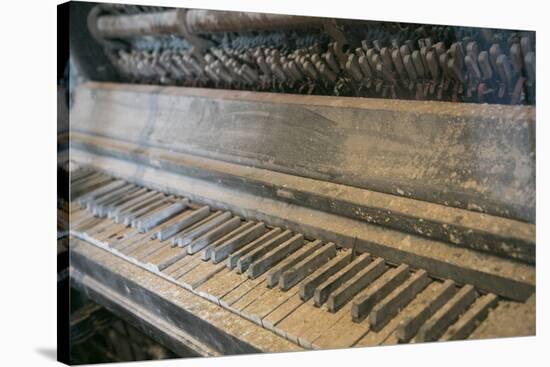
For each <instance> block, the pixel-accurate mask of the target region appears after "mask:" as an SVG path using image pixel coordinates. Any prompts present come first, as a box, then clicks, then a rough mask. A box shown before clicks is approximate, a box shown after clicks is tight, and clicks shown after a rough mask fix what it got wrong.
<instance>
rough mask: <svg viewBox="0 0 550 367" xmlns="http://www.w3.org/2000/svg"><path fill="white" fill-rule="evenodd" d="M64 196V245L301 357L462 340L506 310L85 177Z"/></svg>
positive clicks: (370, 261) (349, 256) (373, 262)
mask: <svg viewBox="0 0 550 367" xmlns="http://www.w3.org/2000/svg"><path fill="white" fill-rule="evenodd" d="M71 193H72V196H71V200H72V202H71V207H70V218H71V231H70V233H71V235H72V236H74V237H77V238H79V239H82V240H85V241H87V242H90V243H92V244H94V245H96V246H99V247H101V248H103V249H106V250H108V251H110V252H112V253H114V254H116V255H118V256H120V257H122V258H124V259H126V260H128V261H131V262H133V263H135V264H137V265H140V266H142V267H143V268H145V269H147V270H149V271H152V272H154V273H156V274H158V275H160V276H162V277H164V278H165V279H168V280H170V281H171V282H174V283H176V284H178V285H180V286H182V287H184V288H186V289H188V290H190V291H192V292H193V293H194V294H197V295H199V296H201V297H204V298H206V299H208V300H210V301H212V302H214V303H215V304H217V305H219V306H221V307H223V308H225V309H227V310H229V311H231V312H234V313H236V314H238V315H240V316H242V317H244V318H246V319H248V320H251V321H253V322H255V323H257V324H258V325H260V326H262V327H264V328H266V329H268V330H271V331H273V332H274V333H276V334H278V335H280V336H282V337H284V338H286V339H287V340H289V341H292V342H294V343H297V344H298V345H300V346H302V347H304V348H316V349H317V348H323V349H325V348H341V347H352V346H370V345H379V344H394V343H405V342H422V341H436V340H455V339H465V338H468V336H469V335H470V334H471V333H472V332H473V331H474V330H475V329H476V328H477V327H478V325H479V324H480V323H481V322H482V321H483V320H484V319H485V318H486V317H487V315H488V314H489V312H491V310H493V309H495V308H497V307H499V303H506V302H509V301H506V300H503V299H500V298H499V297H498V296H497V295H495V294H491V293H482V292H480V291H479V290H476V289H475V288H474V287H473V286H472V285H469V284H456V283H455V282H454V281H453V280H452V279H435V278H433V277H431V276H430V274H428V273H427V271H426V270H424V269H418V268H412V267H410V266H409V265H407V264H392V263H389V262H388V261H386V260H385V259H383V258H381V257H377V256H375V255H373V254H369V253H355V251H354V250H353V249H347V248H342V247H340V246H339V245H338V244H335V243H331V242H328V243H327V242H324V241H323V240H322V239H314V238H306V237H305V236H304V235H302V234H300V233H296V232H293V231H290V230H288V229H285V228H279V227H273V226H270V225H269V224H268V223H263V222H256V221H252V220H247V219H246V218H240V217H238V216H235V215H233V214H232V213H230V212H228V211H223V210H217V209H216V208H212V207H209V206H204V205H200V204H198V203H195V202H192V201H191V200H189V199H187V198H183V197H178V196H173V195H166V194H164V193H162V192H158V191H155V190H151V189H148V188H144V187H140V186H138V185H134V184H132V183H129V182H126V181H124V180H120V179H116V178H114V177H111V176H108V175H106V174H103V173H101V172H97V171H93V170H91V169H87V168H81V169H79V170H77V171H75V172H73V173H72V176H71Z"/></svg>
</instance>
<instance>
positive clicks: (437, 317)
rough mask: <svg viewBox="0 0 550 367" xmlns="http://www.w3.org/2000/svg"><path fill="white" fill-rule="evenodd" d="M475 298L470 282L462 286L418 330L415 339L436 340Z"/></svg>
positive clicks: (419, 340)
mask: <svg viewBox="0 0 550 367" xmlns="http://www.w3.org/2000/svg"><path fill="white" fill-rule="evenodd" d="M475 299H476V291H475V290H474V287H472V286H471V285H470V284H466V285H465V286H464V287H462V288H461V289H460V290H459V291H458V292H457V293H456V294H455V295H454V296H453V298H451V299H450V300H449V302H447V303H446V304H445V305H444V306H443V307H441V308H440V309H439V310H438V311H437V312H436V313H435V314H434V315H433V316H432V317H430V319H429V320H428V321H426V323H425V324H424V325H422V327H421V328H420V330H419V331H418V334H417V335H416V338H415V340H416V341H417V342H427V341H434V340H437V339H438V338H439V337H440V336H441V335H442V334H443V333H444V332H445V330H446V329H447V327H448V326H449V325H451V324H452V323H453V322H454V321H455V320H456V319H457V318H458V316H459V315H460V314H461V313H462V312H464V311H465V310H466V309H467V308H468V306H470V305H471V304H472V303H473V302H474V301H475Z"/></svg>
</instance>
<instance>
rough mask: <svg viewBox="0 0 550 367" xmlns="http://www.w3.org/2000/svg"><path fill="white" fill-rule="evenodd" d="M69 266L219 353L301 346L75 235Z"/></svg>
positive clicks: (288, 348) (250, 351)
mask: <svg viewBox="0 0 550 367" xmlns="http://www.w3.org/2000/svg"><path fill="white" fill-rule="evenodd" d="M71 266H72V267H73V268H74V269H76V270H78V271H79V273H80V274H83V275H86V276H89V277H91V278H93V279H94V280H95V281H96V282H99V283H101V284H102V285H103V286H105V287H107V288H108V289H110V290H112V291H114V292H115V293H117V294H119V295H120V297H123V298H125V299H128V300H130V301H133V302H136V303H138V304H139V305H140V306H141V307H143V308H144V309H146V310H149V311H151V312H152V313H153V316H154V317H156V318H159V319H161V321H162V322H164V323H168V324H170V325H171V326H172V327H175V328H180V329H182V330H185V331H186V332H187V333H189V334H193V336H194V337H195V338H196V339H197V340H200V341H201V342H202V343H204V344H206V345H208V346H209V347H210V348H211V349H212V350H215V351H217V352H218V353H220V354H239V353H254V352H286V351H297V350H301V348H300V347H299V346H297V345H295V344H293V343H291V342H289V341H287V340H285V339H283V338H281V337H279V336H277V335H275V334H274V333H273V332H271V331H269V330H266V329H263V328H262V327H260V326H258V325H256V324H254V323H252V322H250V321H247V320H245V319H243V318H241V317H239V316H238V315H235V314H233V313H231V312H229V311H227V310H224V309H222V308H221V307H219V306H217V305H215V304H214V303H211V302H209V301H207V300H205V299H203V298H201V297H199V296H197V295H194V294H193V293H191V292H189V291H188V290H186V289H184V288H182V287H179V286H177V285H176V284H173V283H171V282H169V281H167V280H165V279H163V278H161V277H159V276H157V275H155V274H152V273H149V272H147V271H143V269H141V268H140V267H138V266H136V265H134V264H131V263H129V262H126V261H124V260H123V259H121V258H118V257H117V256H115V255H113V254H110V253H109V252H106V251H104V250H101V249H99V248H97V247H95V246H94V245H91V244H87V243H86V242H83V241H81V240H78V239H75V238H72V239H71Z"/></svg>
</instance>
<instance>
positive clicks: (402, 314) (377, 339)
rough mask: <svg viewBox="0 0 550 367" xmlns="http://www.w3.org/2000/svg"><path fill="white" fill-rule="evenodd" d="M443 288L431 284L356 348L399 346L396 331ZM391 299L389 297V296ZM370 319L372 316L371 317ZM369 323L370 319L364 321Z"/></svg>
mask: <svg viewBox="0 0 550 367" xmlns="http://www.w3.org/2000/svg"><path fill="white" fill-rule="evenodd" d="M439 287H441V283H439V282H437V281H434V282H431V283H430V284H428V285H427V286H426V288H424V289H423V290H421V291H420V292H419V293H418V294H417V295H416V296H415V297H414V298H413V299H412V300H411V301H410V302H409V303H408V304H406V305H405V306H403V308H401V309H400V310H399V312H398V313H397V314H396V315H395V317H393V318H392V319H391V320H390V321H389V322H388V323H387V324H386V325H384V327H382V328H381V329H380V330H374V329H372V328H371V329H370V330H369V332H368V333H367V334H366V335H365V336H364V337H363V338H361V340H359V341H358V342H357V343H356V344H355V345H354V346H373V345H380V344H397V343H398V340H397V337H396V335H395V330H396V328H397V327H398V326H399V323H401V322H402V321H403V320H405V319H406V318H407V317H408V315H411V314H413V313H414V312H416V310H417V309H418V308H419V307H423V306H424V304H425V302H427V301H428V300H429V299H431V298H432V297H433V295H434V294H435V293H436V292H437V290H438V289H439ZM388 297H389V296H388ZM369 317H370V315H369ZM362 322H363V323H364V322H367V323H368V319H367V320H364V321H362Z"/></svg>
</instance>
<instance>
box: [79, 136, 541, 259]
mask: <svg viewBox="0 0 550 367" xmlns="http://www.w3.org/2000/svg"><path fill="white" fill-rule="evenodd" d="M71 147H72V148H78V149H81V150H85V151H88V152H94V153H98V154H101V155H106V156H113V157H117V158H121V159H126V160H130V161H133V162H137V163H139V164H143V165H149V166H153V167H157V168H159V169H162V170H165V171H170V172H174V173H178V174H182V175H185V176H189V177H194V178H198V179H203V180H208V181H211V182H217V183H218V184H219V185H223V186H227V187H230V188H236V189H239V190H243V191H246V192H248V193H250V194H254V195H258V196H264V197H268V198H272V199H275V200H279V201H284V202H288V203H292V204H296V205H300V206H306V207H310V208H313V209H316V210H322V211H326V212H329V213H334V214H337V215H342V216H346V217H350V218H353V219H358V220H362V221H365V222H368V223H372V224H377V225H382V226H385V227H389V228H393V229H397V230H400V231H405V232H408V233H412V234H416V235H419V236H423V237H427V238H433V239H438V240H443V241H446V242H450V243H452V244H455V245H459V246H463V247H470V248H474V249H476V250H481V251H487V252H491V253H497V254H499V255H501V256H506V257H511V258H514V259H519V260H523V261H526V262H534V261H535V225H534V224H530V223H526V222H522V221H519V220H513V219H509V218H504V217H498V216H494V215H489V214H484V213H479V212H476V211H471V210H465V209H459V208H454V207H449V206H445V205H441V204H435V203H431V202H427V201H421V200H415V199H411V198H406V197H402V196H398V195H391V194H385V193H381V192H376V191H372V190H367V189H361V188H357V187H352V186H348V185H342V184H336V183H332V182H328V181H322V180H316V179H311V178H305V177H301V176H294V175H290V174H285V173H280V172H275V171H271V170H266V169H260V168H252V167H249V166H243V165H239V164H233V163H227V162H223V161H219V160H213V159H208V158H203V157H200V156H196V155H190V154H186V153H178V152H174V151H168V150H166V149H159V148H148V147H143V146H141V145H140V144H139V143H129V142H125V141H121V140H113V139H110V138H105V137H98V136H91V135H88V134H81V133H75V132H73V133H72V135H71ZM139 174H140V172H136V175H138V176H139Z"/></svg>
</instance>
